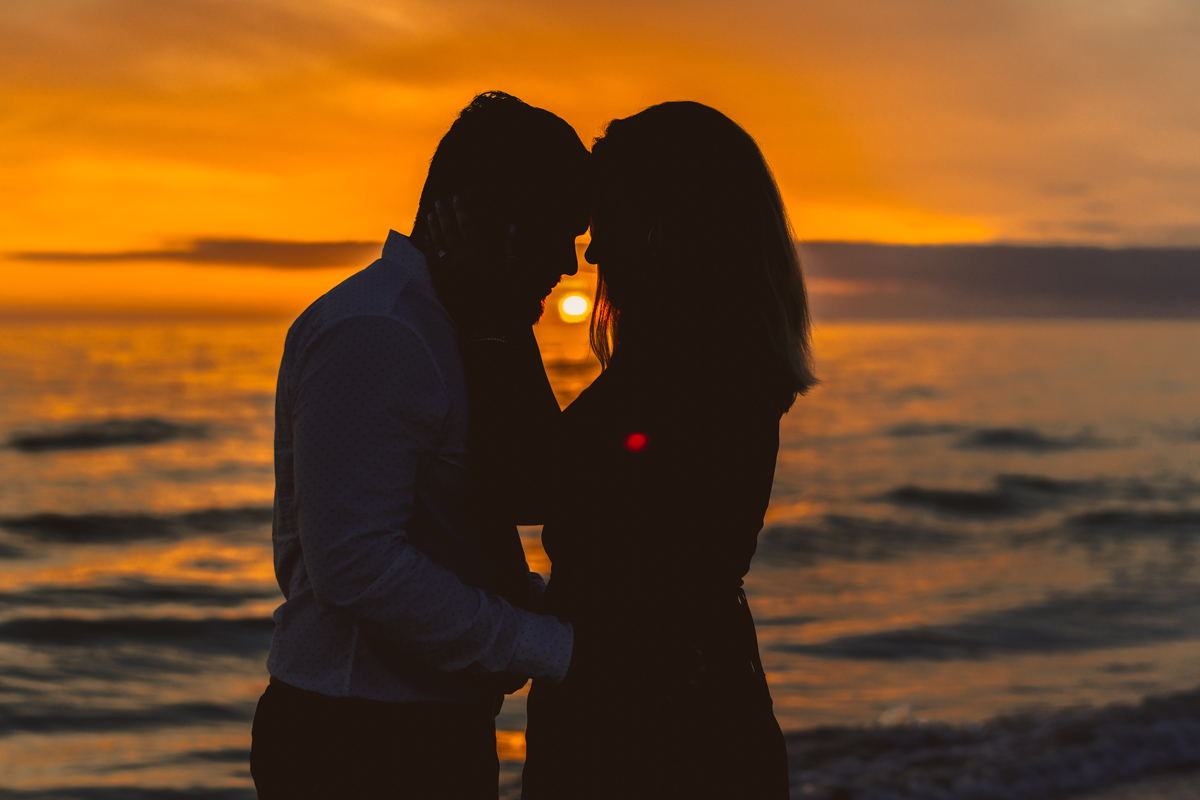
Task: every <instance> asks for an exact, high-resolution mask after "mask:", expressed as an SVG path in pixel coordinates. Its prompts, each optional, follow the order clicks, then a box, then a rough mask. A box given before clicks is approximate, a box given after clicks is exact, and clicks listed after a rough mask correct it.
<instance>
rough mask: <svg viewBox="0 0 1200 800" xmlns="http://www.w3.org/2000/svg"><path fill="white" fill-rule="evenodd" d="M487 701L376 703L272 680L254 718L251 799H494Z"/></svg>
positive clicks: (495, 774)
mask: <svg viewBox="0 0 1200 800" xmlns="http://www.w3.org/2000/svg"><path fill="white" fill-rule="evenodd" d="M494 712H495V706H494V704H492V703H482V704H481V703H382V702H378V701H375V700H362V699H358V698H344V697H327V696H325V695H322V694H316V693H314V692H307V691H304V690H302V689H297V688H295V687H293V686H289V685H288V684H286V683H282V682H280V681H277V680H275V679H272V680H271V683H270V685H269V686H267V690H266V691H265V692H264V693H263V696H262V698H261V699H260V700H259V701H258V709H257V711H256V712H255V714H254V730H253V744H252V746H251V751H250V772H251V774H252V775H253V776H254V786H255V788H256V789H257V790H258V797H259V800H309V798H311V799H312V800H318V798H319V799H320V800H329V799H330V798H354V800H376V799H377V798H378V799H379V800H382V798H388V799H389V800H399V799H400V798H404V800H424V799H425V798H430V800H433V799H434V798H437V799H438V800H496V796H497V784H498V782H499V770H500V764H499V761H498V760H497V758H496V728H495V713H494Z"/></svg>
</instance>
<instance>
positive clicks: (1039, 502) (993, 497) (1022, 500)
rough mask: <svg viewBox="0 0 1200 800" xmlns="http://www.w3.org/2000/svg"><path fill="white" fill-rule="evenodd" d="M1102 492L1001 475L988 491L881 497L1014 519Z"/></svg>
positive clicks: (905, 489) (905, 490)
mask: <svg viewBox="0 0 1200 800" xmlns="http://www.w3.org/2000/svg"><path fill="white" fill-rule="evenodd" d="M1099 491H1102V487H1101V486H1100V485H1099V484H1097V483H1090V482H1086V481H1065V480H1058V479H1055V478H1047V477H1043V476H1039V475H1000V476H997V478H996V480H995V484H994V486H993V488H991V489H983V490H971V489H939V488H927V487H924V486H901V487H899V488H897V489H892V490H891V491H889V492H887V493H886V494H884V495H883V499H884V500H886V501H888V502H890V503H893V504H894V505H898V506H910V507H917V508H924V509H927V510H930V511H936V512H939V513H943V514H953V515H959V516H1015V515H1019V514H1029V513H1036V512H1039V511H1044V510H1046V509H1047V508H1051V507H1053V506H1055V505H1058V504H1059V503H1061V502H1062V501H1063V500H1064V499H1066V498H1070V497H1073V496H1084V495H1094V494H1096V493H1098V492H1099Z"/></svg>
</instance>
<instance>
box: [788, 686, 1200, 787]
mask: <svg viewBox="0 0 1200 800" xmlns="http://www.w3.org/2000/svg"><path fill="white" fill-rule="evenodd" d="M787 744H788V761H789V764H790V769H791V784H792V787H793V792H792V797H793V798H811V799H812V800H907V799H908V798H912V800H916V799H917V798H921V800H1052V798H1059V797H1062V796H1064V795H1067V794H1070V793H1074V792H1083V791H1089V790H1094V789H1099V788H1104V787H1108V786H1111V785H1113V784H1115V783H1119V782H1122V781H1129V780H1134V779H1137V778H1141V777H1145V776H1147V775H1151V774H1155V773H1161V772H1167V771H1172V770H1183V769H1194V768H1197V767H1200V689H1198V690H1193V691H1189V692H1179V693H1176V694H1171V695H1166V696H1162V697H1151V698H1147V699H1145V700H1143V701H1142V702H1141V703H1139V704H1137V705H1120V704H1119V705H1112V706H1106V707H1103V708H1099V709H1092V708H1081V709H1069V710H1064V711H1058V712H1055V713H1050V714H1041V715H1034V714H1026V715H1014V716H1004V717H998V718H995V719H992V720H989V721H987V722H985V723H983V724H979V725H963V726H956V725H948V724H943V723H920V724H916V725H913V724H907V725H898V726H888V727H884V726H878V727H870V728H850V727H845V728H839V727H824V728H817V729H814V730H811V731H804V732H801V733H793V734H789V735H788V736H787Z"/></svg>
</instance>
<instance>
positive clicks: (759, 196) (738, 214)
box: [590, 102, 818, 404]
mask: <svg viewBox="0 0 1200 800" xmlns="http://www.w3.org/2000/svg"><path fill="white" fill-rule="evenodd" d="M592 153H593V169H594V170H595V175H596V179H597V201H598V202H599V203H601V204H608V207H610V208H617V209H620V213H625V214H632V215H634V216H636V217H637V218H640V219H643V220H645V221H646V222H647V225H648V227H649V230H648V232H647V239H648V247H650V248H651V249H652V250H655V252H654V253H653V262H654V271H655V272H657V273H658V275H657V276H656V277H655V279H654V280H652V281H650V282H649V283H648V284H642V285H643V286H646V285H649V286H651V287H654V288H652V289H650V290H649V291H651V292H653V293H655V294H657V295H658V296H657V297H654V298H649V300H650V303H649V304H648V306H647V307H648V309H649V310H648V311H647V309H639V310H637V311H636V312H635V313H638V314H641V315H643V316H644V317H651V316H652V317H653V318H654V319H655V322H654V323H653V324H652V327H654V328H655V329H656V330H658V331H660V332H667V331H674V332H675V334H674V335H675V336H684V337H685V339H686V341H685V342H684V343H683V349H684V350H685V351H689V350H694V348H695V347H696V344H695V342H696V337H695V334H697V333H700V332H701V331H704V332H705V333H706V334H707V335H703V336H701V337H700V341H701V342H702V344H701V349H702V352H700V353H699V355H700V356H701V357H708V356H715V357H718V358H719V357H720V355H721V354H724V355H726V356H728V357H729V358H731V359H735V360H737V361H738V362H740V363H744V364H753V365H754V367H755V368H756V369H767V370H769V371H770V372H773V373H774V374H772V375H768V376H764V377H767V378H769V379H771V380H772V382H773V383H775V385H780V386H782V387H785V388H786V390H787V391H789V392H790V393H791V398H792V400H793V401H794V400H795V397H796V395H797V394H804V393H805V392H807V391H808V389H809V388H811V387H812V386H814V385H815V384H816V383H817V382H818V381H817V378H816V376H815V375H814V374H813V365H812V347H811V345H812V333H811V320H810V317H809V311H808V296H807V293H806V291H805V288H804V277H803V273H802V271H801V266H800V257H799V255H798V254H797V252H796V246H795V241H794V239H793V235H792V228H791V224H790V223H789V221H788V217H787V212H786V211H785V210H784V207H783V201H782V199H781V198H780V196H779V188H778V186H777V185H776V184H775V179H774V177H773V176H772V174H771V170H770V168H769V167H768V166H767V162H766V160H765V159H764V158H763V155H762V152H761V151H760V150H759V148H758V145H757V143H756V142H755V141H754V139H753V138H752V137H751V136H750V135H749V134H748V133H746V132H745V131H744V130H742V129H741V128H740V127H739V126H738V125H737V124H736V123H734V122H733V121H732V120H731V119H729V118H728V117H726V116H725V115H724V114H722V113H721V112H719V111H717V110H715V109H713V108H709V107H708V106H705V105H701V104H700V103H693V102H673V103H662V104H660V105H656V106H652V107H650V108H647V109H645V110H644V111H641V112H640V113H638V114H635V115H633V116H632V117H627V118H625V119H618V120H613V121H612V122H610V123H609V125H608V127H607V129H606V131H605V134H604V136H602V137H600V138H599V139H597V140H596V143H595V146H594V147H593V148H592ZM612 299H613V298H612V297H611V292H610V287H609V285H608V282H607V281H606V279H605V270H604V265H603V263H601V264H600V268H599V279H598V282H597V287H596V301H595V303H594V311H593V314H592V321H591V331H590V334H591V344H592V349H593V350H594V351H595V353H596V356H597V357H598V358H599V359H600V363H601V365H602V366H604V367H607V366H608V364H609V362H610V360H611V358H612V355H613V353H614V350H615V349H616V348H618V347H619V346H620V344H621V337H622V309H621V308H620V307H618V306H617V305H615V304H614V303H613V302H612ZM629 310H630V311H634V309H629ZM630 322H635V320H634V319H627V320H626V325H627V324H628V323H630ZM646 325H647V322H646V321H638V322H637V326H638V327H639V328H641V327H643V326H646ZM631 332H632V331H631ZM684 332H686V333H684ZM668 335H670V334H668ZM689 342H690V343H689ZM676 352H680V351H679V350H677V351H676ZM731 363H732V362H731ZM789 404H790V403H789Z"/></svg>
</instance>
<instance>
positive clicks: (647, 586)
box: [524, 102, 816, 800]
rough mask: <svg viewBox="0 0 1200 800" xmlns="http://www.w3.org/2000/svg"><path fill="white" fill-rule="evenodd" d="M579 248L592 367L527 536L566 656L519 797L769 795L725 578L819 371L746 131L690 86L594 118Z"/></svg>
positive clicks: (536, 695) (751, 681)
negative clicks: (782, 439) (589, 211)
mask: <svg viewBox="0 0 1200 800" xmlns="http://www.w3.org/2000/svg"><path fill="white" fill-rule="evenodd" d="M593 167H594V170H595V175H596V199H595V204H594V212H593V218H592V243H591V246H590V247H589V248H588V251H587V256H586V257H587V260H588V261H590V262H592V263H595V264H597V265H598V270H599V287H598V290H597V296H596V305H595V311H594V315H593V318H592V329H591V337H592V346H593V348H594V349H595V351H596V353H597V355H598V356H599V358H600V361H601V364H602V365H603V366H604V371H603V372H602V373H601V375H600V376H599V377H598V378H597V379H596V381H595V382H594V383H593V384H592V385H591V386H590V387H588V389H586V390H585V391H584V392H583V394H581V395H580V396H579V398H578V399H577V400H576V401H575V402H574V403H572V404H571V405H570V406H569V407H568V408H567V409H566V410H565V411H564V412H563V414H562V417H561V419H560V420H559V423H558V425H559V430H558V434H557V445H556V447H555V452H554V455H553V464H554V468H555V474H557V475H558V476H559V477H560V482H559V483H558V485H556V487H555V489H554V493H555V496H554V497H553V499H552V501H551V505H550V507H549V512H548V514H547V519H546V522H545V527H544V529H543V534H542V541H543V544H544V545H545V548H546V552H547V553H548V554H549V556H550V558H551V560H552V561H553V576H552V579H551V581H550V584H549V587H548V589H547V592H546V603H547V608H546V610H547V611H549V612H550V613H554V614H556V615H558V616H560V617H561V618H563V619H565V620H569V621H571V622H572V623H574V627H575V635H576V645H575V653H574V655H573V657H572V662H571V668H570V672H569V674H568V676H567V679H566V681H564V682H563V683H562V684H561V685H559V686H553V685H549V684H546V683H544V682H538V681H535V683H534V686H533V689H532V691H531V694H530V697H529V706H528V708H529V728H528V733H527V741H528V760H527V762H526V766H525V775H524V797H525V798H526V800H567V799H568V798H570V799H573V798H593V797H594V798H612V797H621V798H668V797H681V798H684V797H686V798H741V799H742V800H756V799H757V798H778V800H785V798H787V796H788V781H787V760H786V753H785V748H784V741H783V736H782V734H781V733H780V729H779V725H778V723H777V722H776V721H775V717H774V715H773V713H772V711H771V698H770V694H769V693H768V690H767V683H766V678H765V676H764V674H763V669H762V665H761V662H760V661H759V657H758V646H757V642H756V638H755V632H754V623H753V621H752V620H751V617H750V611H749V609H748V607H747V605H746V597H745V594H744V593H743V592H742V589H741V585H742V578H743V576H744V575H745V574H746V572H747V570H748V569H749V567H750V559H751V556H752V555H753V554H754V548H755V540H756V537H757V534H758V532H759V530H760V529H761V528H762V525H763V515H764V513H765V512H766V509H767V502H768V500H769V498H770V494H771V483H772V478H773V475H774V470H775V458H776V454H777V452H778V448H779V419H780V417H781V416H782V415H783V414H784V413H785V412H786V411H787V410H788V409H789V408H790V407H791V405H792V403H793V401H794V400H795V398H796V396H797V394H802V393H804V392H805V391H806V390H807V389H808V388H809V387H810V386H812V385H813V384H814V383H815V382H816V379H815V378H814V376H813V373H812V371H811V361H810V353H809V342H810V339H809V316H808V306H807V299H806V295H805V289H804V282H803V278H802V276H801V271H800V263H799V260H798V258H797V255H796V250H795V247H794V244H793V240H792V233H791V230H790V227H789V224H788V219H787V215H786V212H785V211H784V208H783V203H782V201H781V200H780V196H779V190H778V188H777V187H776V185H775V181H774V179H773V178H772V176H771V173H770V170H769V169H768V167H767V164H766V162H765V161H764V160H763V156H762V154H761V152H760V151H759V149H758V146H757V145H756V144H755V142H754V140H753V139H752V138H751V137H750V136H749V135H748V134H747V133H746V132H745V131H743V130H742V129H741V128H739V127H738V126H737V125H736V124H735V123H734V122H732V121H731V120H730V119H728V118H727V117H725V116H724V115H723V114H721V113H719V112H718V111H715V110H714V109H712V108H708V107H707V106H703V105H700V104H698V103H689V102H681V103H664V104H662V105H657V106H654V107H652V108H648V109H646V110H645V111H642V112H641V113H639V114H636V115H634V116H632V117H629V118H627V119H620V120H615V121H613V122H612V123H610V124H609V126H608V129H607V132H606V134H605V136H603V137H602V138H601V139H599V140H598V141H597V142H596V145H595V147H594V149H593Z"/></svg>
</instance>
